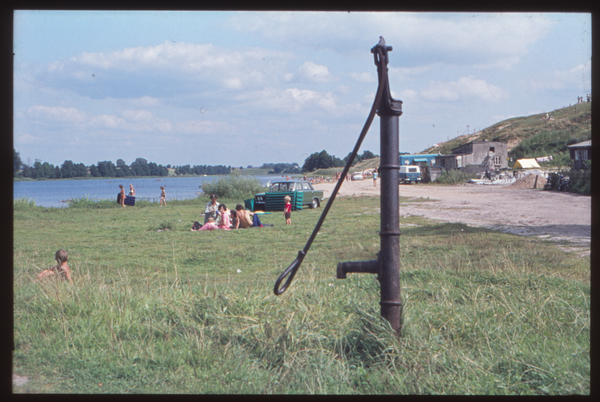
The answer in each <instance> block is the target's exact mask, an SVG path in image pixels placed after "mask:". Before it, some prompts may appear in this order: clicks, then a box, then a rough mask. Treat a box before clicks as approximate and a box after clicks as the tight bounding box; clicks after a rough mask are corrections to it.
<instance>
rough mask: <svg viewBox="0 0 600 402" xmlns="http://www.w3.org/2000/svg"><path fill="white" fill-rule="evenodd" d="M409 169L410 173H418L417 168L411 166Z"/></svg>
mask: <svg viewBox="0 0 600 402" xmlns="http://www.w3.org/2000/svg"><path fill="white" fill-rule="evenodd" d="M408 171H409V172H410V173H417V168H409V169H408Z"/></svg>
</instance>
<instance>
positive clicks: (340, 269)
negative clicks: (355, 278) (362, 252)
mask: <svg viewBox="0 0 600 402" xmlns="http://www.w3.org/2000/svg"><path fill="white" fill-rule="evenodd" d="M380 271H381V262H380V261H379V260H378V259H377V260H371V261H347V262H340V263H338V265H337V279H346V274H347V273H349V272H360V273H365V274H379V273H380Z"/></svg>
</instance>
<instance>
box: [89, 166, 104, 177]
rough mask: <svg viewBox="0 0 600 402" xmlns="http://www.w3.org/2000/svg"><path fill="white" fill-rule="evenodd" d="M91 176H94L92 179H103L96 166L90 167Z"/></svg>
mask: <svg viewBox="0 0 600 402" xmlns="http://www.w3.org/2000/svg"><path fill="white" fill-rule="evenodd" d="M90 174H91V175H92V177H102V175H101V174H100V172H99V171H98V167H97V166H96V165H92V166H90Z"/></svg>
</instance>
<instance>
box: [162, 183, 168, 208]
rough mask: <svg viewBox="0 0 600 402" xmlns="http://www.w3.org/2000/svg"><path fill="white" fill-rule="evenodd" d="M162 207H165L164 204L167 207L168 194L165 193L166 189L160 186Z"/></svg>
mask: <svg viewBox="0 0 600 402" xmlns="http://www.w3.org/2000/svg"><path fill="white" fill-rule="evenodd" d="M160 190H161V192H160V206H161V207H162V206H163V203H164V204H165V207H166V206H167V193H165V188H164V187H163V186H160Z"/></svg>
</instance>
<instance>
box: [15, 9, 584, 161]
mask: <svg viewBox="0 0 600 402" xmlns="http://www.w3.org/2000/svg"><path fill="white" fill-rule="evenodd" d="M591 23H592V17H591V14H589V13H417V12H409V13H404V12H349V13H348V12H306V11H300V12H291V11H285V12H268V11H267V12H252V11H244V12H234V11H225V12H219V11H199V12H197V11H73V10H72V11H55V10H52V11H50V10H45V11H34V10H23V11H15V13H14V28H13V29H14V35H13V53H14V81H13V83H14V102H13V105H14V110H13V113H14V133H13V143H14V148H15V150H16V151H17V152H19V154H20V157H21V159H22V160H23V162H24V163H30V164H33V163H34V162H35V160H36V159H38V160H40V161H42V162H48V163H51V164H54V165H62V163H63V162H64V161H65V160H71V161H73V162H74V163H84V164H85V165H87V166H89V165H92V164H97V163H98V162H99V161H112V162H113V163H116V161H117V159H123V160H124V161H125V162H126V163H127V164H131V163H132V162H133V161H135V159H136V158H144V159H146V160H147V161H148V162H155V163H157V164H162V165H167V164H171V165H187V164H189V165H192V166H193V165H225V166H234V167H237V166H243V167H247V166H261V165H262V164H263V163H294V162H296V163H299V164H300V165H302V164H303V163H304V160H305V159H306V158H307V157H308V156H309V155H310V154H312V153H314V152H321V151H322V150H326V151H327V152H328V153H329V154H331V155H335V156H337V157H339V158H344V157H345V156H346V155H348V153H350V152H351V151H352V149H353V148H354V145H355V143H356V140H357V139H358V136H359V134H360V131H361V129H362V127H363V125H364V123H365V121H366V119H367V117H368V114H369V111H370V109H371V105H372V102H373V99H374V97H375V92H376V90H377V69H376V66H375V64H374V60H373V55H372V54H371V48H372V47H373V46H375V45H376V44H377V42H378V41H379V37H380V36H383V37H384V38H385V41H386V44H387V46H392V48H393V50H392V51H391V52H389V65H388V68H389V72H388V74H389V82H390V89H391V92H392V97H393V98H394V99H399V100H402V101H403V107H402V108H403V114H402V116H400V118H399V127H400V129H399V131H400V151H401V152H410V153H416V152H421V151H423V150H424V149H426V148H428V147H429V146H431V145H433V144H436V143H440V142H443V141H447V140H448V139H452V138H455V137H456V136H458V135H463V134H467V133H472V132H474V130H477V131H479V130H481V129H484V128H486V127H489V126H491V125H493V124H495V123H497V122H499V121H501V120H504V119H508V118H511V117H517V116H527V115H531V114H536V113H542V112H544V113H545V112H551V111H553V110H555V109H558V108H562V107H565V106H569V105H573V104H575V103H577V97H578V96H584V97H585V96H586V95H587V94H591V52H592V44H591V38H592V32H591ZM364 150H370V151H371V152H373V153H375V154H380V141H379V118H378V117H376V118H375V120H374V121H373V124H372V125H371V128H370V130H369V132H368V134H367V136H366V138H365V140H364V142H363V144H362V147H361V151H360V152H361V153H362V151H364Z"/></svg>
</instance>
